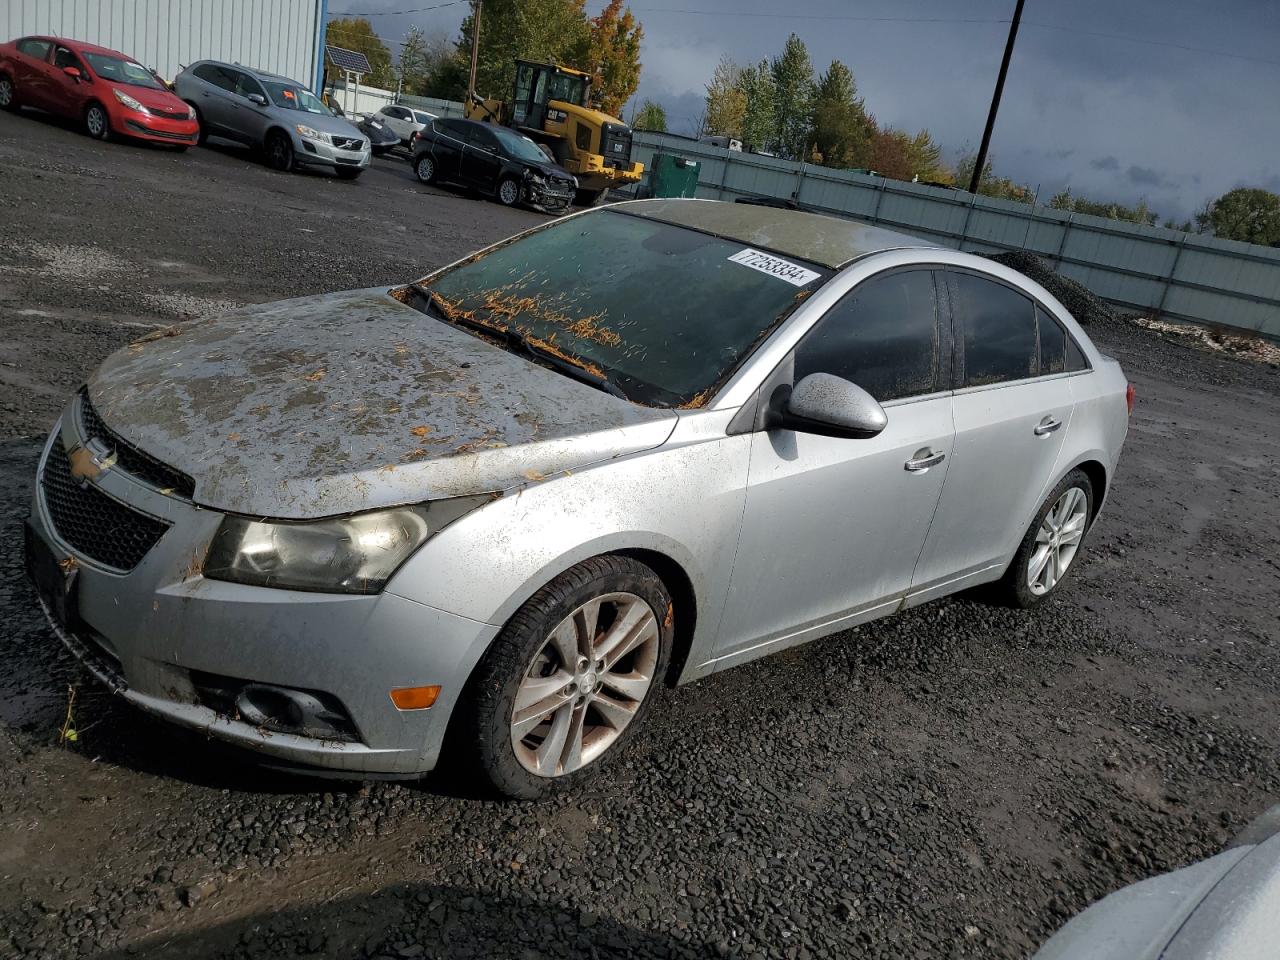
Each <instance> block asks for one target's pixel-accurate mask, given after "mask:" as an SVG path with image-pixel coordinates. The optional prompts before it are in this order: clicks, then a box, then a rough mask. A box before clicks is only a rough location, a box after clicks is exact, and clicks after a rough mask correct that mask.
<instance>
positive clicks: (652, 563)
mask: <svg viewBox="0 0 1280 960" xmlns="http://www.w3.org/2000/svg"><path fill="white" fill-rule="evenodd" d="M614 553H615V554H616V555H617V556H620V557H630V558H631V559H633V560H638V561H640V562H641V563H643V564H644V565H645V566H646V567H648V568H649V569H651V570H652V571H653V572H654V573H656V574H657V575H658V577H659V578H660V579H661V580H662V583H663V586H665V587H666V588H667V593H669V594H671V605H672V613H673V614H674V616H675V624H674V626H675V643H674V646H673V647H672V650H671V664H670V666H669V667H668V668H667V676H666V683H667V686H669V687H674V686H675V685H676V681H677V680H678V679H679V677H680V674H681V673H682V672H683V671H684V665H685V661H686V660H687V659H688V657H689V649H690V648H691V647H692V646H693V630H694V627H695V626H696V625H697V620H698V601H697V597H696V596H695V594H694V592H693V583H692V582H691V581H690V580H689V575H688V574H687V573H685V571H684V568H683V567H682V566H680V564H678V563H676V561H674V560H672V559H671V558H670V557H668V556H667V555H666V554H664V553H659V552H658V551H656V550H615V551H614Z"/></svg>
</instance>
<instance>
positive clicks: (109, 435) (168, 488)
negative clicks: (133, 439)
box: [78, 390, 196, 500]
mask: <svg viewBox="0 0 1280 960" xmlns="http://www.w3.org/2000/svg"><path fill="white" fill-rule="evenodd" d="M78 406H79V408H80V434H81V438H82V439H83V440H84V441H85V442H86V443H87V442H88V441H89V440H91V439H95V440H100V441H102V443H103V445H104V446H106V447H107V448H108V449H109V450H114V451H115V454H116V469H118V470H121V471H123V472H124V473H127V474H129V476H131V477H136V478H137V479H138V480H141V481H142V482H143V483H145V484H147V485H148V486H151V487H155V488H156V489H157V490H159V491H160V492H161V493H167V494H176V495H177V496H179V497H184V498H185V499H187V500H190V499H191V496H192V494H194V493H195V491H196V482H195V481H194V480H192V479H191V478H190V477H189V476H187V475H186V474H185V473H183V472H182V471H181V470H175V469H174V468H173V467H171V466H169V465H168V464H166V463H162V462H161V461H159V460H157V459H156V458H155V457H153V456H151V454H149V453H146V452H144V451H142V450H139V449H138V448H137V447H135V446H133V445H132V444H131V443H129V442H128V441H127V440H125V439H123V438H122V437H121V436H120V435H119V434H118V433H116V432H115V431H113V430H112V429H111V428H110V427H108V426H107V425H106V424H105V423H103V422H102V418H101V417H100V416H98V411H97V410H95V409H94V408H93V404H92V403H90V402H89V393H88V391H86V390H81V391H80V402H79V404H78Z"/></svg>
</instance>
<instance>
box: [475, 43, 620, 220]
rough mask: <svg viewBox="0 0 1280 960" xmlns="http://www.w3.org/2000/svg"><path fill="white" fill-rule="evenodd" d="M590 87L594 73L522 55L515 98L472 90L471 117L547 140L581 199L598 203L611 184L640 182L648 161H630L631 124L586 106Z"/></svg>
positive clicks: (588, 202)
mask: <svg viewBox="0 0 1280 960" xmlns="http://www.w3.org/2000/svg"><path fill="white" fill-rule="evenodd" d="M590 90H591V74H589V73H583V72H582V71H580V70H573V69H571V68H569V67H561V66H557V65H555V64H550V63H535V62H534V61H532V60H517V61H516V82H515V90H514V91H513V96H512V98H511V100H509V101H508V100H482V99H481V98H480V97H478V96H475V95H472V97H471V99H469V100H468V102H467V119H468V120H481V121H487V122H489V123H500V124H503V125H504V126H508V127H512V128H514V129H516V130H519V131H520V132H521V133H523V134H524V135H525V136H527V137H529V138H530V139H531V140H535V141H537V142H538V143H542V144H545V145H546V147H547V149H549V150H550V151H551V153H552V155H553V156H554V157H555V159H556V163H558V164H560V166H562V167H564V168H565V169H566V170H568V171H569V172H570V173H572V174H573V175H574V176H575V177H577V178H578V197H577V201H578V203H579V204H581V205H584V206H594V205H595V204H598V203H600V202H602V201H603V200H604V199H605V197H606V196H607V195H608V193H609V190H610V188H612V187H623V186H626V185H627V184H630V183H637V182H639V180H640V174H641V173H643V172H644V164H642V163H632V161H631V128H630V127H628V126H627V125H626V124H625V123H623V122H622V121H621V120H619V119H617V118H616V117H611V116H609V115H608V114H607V113H602V112H600V111H599V110H593V109H592V108H591V107H589V106H587V103H588V102H589V100H588V95H589V94H590Z"/></svg>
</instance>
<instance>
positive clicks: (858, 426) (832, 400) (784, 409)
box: [766, 373, 889, 440]
mask: <svg viewBox="0 0 1280 960" xmlns="http://www.w3.org/2000/svg"><path fill="white" fill-rule="evenodd" d="M774 397H775V400H774V402H775V403H776V404H777V406H776V407H775V409H774V410H772V411H770V415H769V417H768V420H767V423H766V426H767V427H768V428H769V429H776V428H779V427H781V428H782V429H784V430H795V431H796V432H798V433H816V434H818V435H820V436H824V437H842V438H845V439H851V440H866V439H868V438H870V437H874V436H875V435H876V434H878V433H880V431H882V430H883V429H884V428H885V427H886V426H888V424H889V418H888V417H887V416H886V415H885V412H884V408H882V407H881V406H880V404H879V403H877V402H876V398H875V397H873V396H871V394H869V393H867V391H865V390H863V389H862V388H861V387H860V386H858V385H857V384H856V383H850V382H849V381H848V380H842V379H841V378H840V377H837V376H833V375H832V374H830V373H811V374H809V376H807V377H805V378H804V379H802V380H801V381H800V382H799V383H797V384H796V385H795V386H794V387H793V388H792V389H791V393H790V394H789V395H788V394H787V393H786V391H785V389H784V390H779V391H777V392H776V393H775V394H774Z"/></svg>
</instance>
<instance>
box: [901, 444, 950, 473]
mask: <svg viewBox="0 0 1280 960" xmlns="http://www.w3.org/2000/svg"><path fill="white" fill-rule="evenodd" d="M945 459H947V455H946V454H945V453H934V452H933V451H931V450H928V449H925V450H919V451H917V452H916V455H915V456H914V457H912V458H911V459H910V460H908V461H907V462H906V463H904V464H903V465H902V466H903V468H904V469H906V470H909V471H911V472H912V473H923V472H924V471H925V470H928V469H929V468H930V467H936V466H937V465H938V464H940V463H941V462H942V461H943V460H945Z"/></svg>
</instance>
